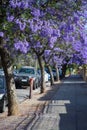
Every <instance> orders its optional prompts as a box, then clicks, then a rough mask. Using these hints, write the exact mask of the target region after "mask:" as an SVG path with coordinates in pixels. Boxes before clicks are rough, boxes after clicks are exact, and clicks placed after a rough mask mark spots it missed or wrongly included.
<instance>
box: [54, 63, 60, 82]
mask: <svg viewBox="0 0 87 130" xmlns="http://www.w3.org/2000/svg"><path fill="white" fill-rule="evenodd" d="M55 69H56V81H59V80H60V78H59V69H58V67H57V65H55Z"/></svg>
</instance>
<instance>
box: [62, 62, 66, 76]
mask: <svg viewBox="0 0 87 130" xmlns="http://www.w3.org/2000/svg"><path fill="white" fill-rule="evenodd" d="M66 66H67V64H64V65H63V66H62V78H64V77H65V74H66Z"/></svg>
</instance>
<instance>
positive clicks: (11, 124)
mask: <svg viewBox="0 0 87 130" xmlns="http://www.w3.org/2000/svg"><path fill="white" fill-rule="evenodd" d="M58 84H59V83H55V85H54V86H47V87H46V91H45V93H43V94H40V89H38V90H35V91H34V92H33V98H32V99H26V100H25V101H24V102H22V103H21V104H20V105H19V107H20V115H18V116H10V117H8V116H7V112H4V113H2V114H0V130H24V128H25V127H26V125H27V124H29V123H31V121H32V120H33V119H34V118H35V116H36V114H39V113H42V112H43V110H44V107H45V105H47V104H48V102H49V101H50V100H51V98H52V96H53V95H54V93H55V92H56V90H57V89H58V88H59V85H58Z"/></svg>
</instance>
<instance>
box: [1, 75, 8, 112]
mask: <svg viewBox="0 0 87 130" xmlns="http://www.w3.org/2000/svg"><path fill="white" fill-rule="evenodd" d="M6 105H7V92H6V82H5V76H4V74H2V73H0V112H4V111H5V108H6Z"/></svg>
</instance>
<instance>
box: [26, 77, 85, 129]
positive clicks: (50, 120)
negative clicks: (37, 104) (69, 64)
mask: <svg viewBox="0 0 87 130" xmlns="http://www.w3.org/2000/svg"><path fill="white" fill-rule="evenodd" d="M30 129H31V130H87V83H85V82H84V81H83V80H82V78H81V77H80V76H76V75H72V76H70V77H68V78H66V79H65V80H64V82H63V83H62V84H61V86H60V88H59V90H58V91H56V93H55V95H54V96H53V97H52V100H50V103H49V104H48V105H47V106H46V108H45V110H44V113H43V114H40V115H38V116H37V118H36V119H35V121H34V123H33V124H32V126H31V128H30V126H27V129H26V130H30Z"/></svg>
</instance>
